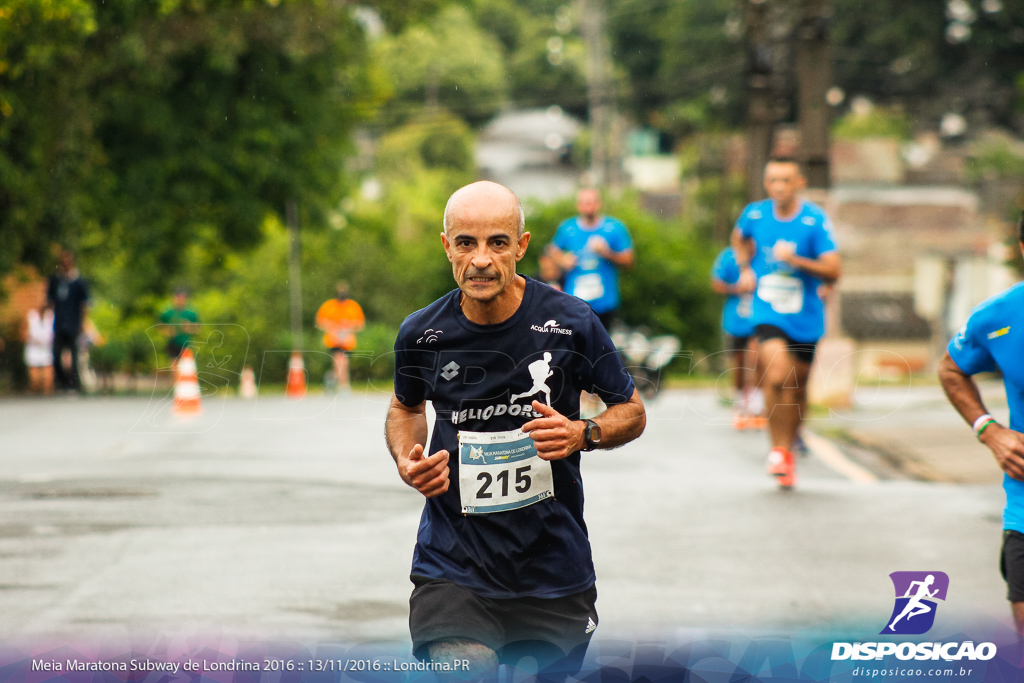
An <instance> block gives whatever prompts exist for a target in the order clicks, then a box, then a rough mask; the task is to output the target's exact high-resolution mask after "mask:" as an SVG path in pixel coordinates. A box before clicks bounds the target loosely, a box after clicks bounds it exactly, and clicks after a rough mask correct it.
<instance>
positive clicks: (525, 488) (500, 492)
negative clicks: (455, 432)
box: [459, 429, 555, 515]
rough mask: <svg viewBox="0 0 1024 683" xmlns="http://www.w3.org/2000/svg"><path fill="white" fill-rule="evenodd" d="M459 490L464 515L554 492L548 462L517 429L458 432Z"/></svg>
mask: <svg viewBox="0 0 1024 683" xmlns="http://www.w3.org/2000/svg"><path fill="white" fill-rule="evenodd" d="M459 493H460V499H461V502H462V513H463V514H466V515H482V514H488V513H491V512H503V511H506V510H516V509H518V508H522V507H526V506H527V505H533V504H534V503H537V502H539V501H542V500H545V499H547V498H551V497H552V496H554V495H555V491H554V484H553V482H552V478H551V463H550V462H548V461H547V460H543V459H541V458H540V456H538V455H537V449H536V447H535V446H534V444H533V439H531V438H530V437H529V436H528V435H526V434H525V433H523V431H522V430H520V429H515V430H512V431H509V432H459Z"/></svg>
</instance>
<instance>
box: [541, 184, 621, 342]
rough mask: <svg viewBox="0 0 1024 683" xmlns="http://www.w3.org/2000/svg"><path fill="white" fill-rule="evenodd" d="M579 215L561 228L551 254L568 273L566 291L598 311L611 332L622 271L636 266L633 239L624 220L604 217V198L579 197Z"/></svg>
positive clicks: (592, 193)
mask: <svg viewBox="0 0 1024 683" xmlns="http://www.w3.org/2000/svg"><path fill="white" fill-rule="evenodd" d="M576 210H577V211H579V215H578V216H576V217H574V218H570V219H569V220H567V221H564V222H563V223H562V224H561V225H559V226H558V230H557V231H556V232H555V237H554V239H553V240H552V242H551V244H550V245H549V246H548V252H549V253H550V254H551V256H552V257H553V258H554V259H555V262H556V263H558V264H559V266H561V268H562V269H563V270H564V271H565V291H566V292H568V293H569V294H572V295H573V296H577V297H579V298H581V299H583V300H584V301H586V302H587V303H588V304H590V307H591V308H593V309H594V312H595V313H597V317H598V318H600V319H601V324H603V325H604V327H605V329H608V328H609V327H610V326H611V324H612V322H613V321H614V319H615V312H616V311H618V309H619V304H620V298H619V272H618V269H619V268H632V267H633V240H632V239H631V238H630V236H629V231H628V230H626V226H625V225H623V224H622V222H621V221H619V220H617V219H615V218H610V217H608V216H603V215H601V214H600V211H601V195H600V193H599V192H598V191H597V190H596V189H594V188H585V189H583V190H580V191H579V194H577V195H576Z"/></svg>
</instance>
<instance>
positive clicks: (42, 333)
mask: <svg viewBox="0 0 1024 683" xmlns="http://www.w3.org/2000/svg"><path fill="white" fill-rule="evenodd" d="M25 365H26V366H28V386H29V391H31V392H32V393H35V394H50V393H52V392H53V310H52V309H50V308H47V307H46V306H40V307H39V308H38V309H36V308H33V309H32V310H30V311H29V312H28V326H27V327H26V329H25Z"/></svg>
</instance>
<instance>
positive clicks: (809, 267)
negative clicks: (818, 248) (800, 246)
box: [775, 248, 843, 282]
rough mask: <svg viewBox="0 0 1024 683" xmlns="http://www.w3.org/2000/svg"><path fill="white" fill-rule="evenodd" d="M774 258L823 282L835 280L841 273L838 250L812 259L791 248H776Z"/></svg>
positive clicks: (841, 267)
mask: <svg viewBox="0 0 1024 683" xmlns="http://www.w3.org/2000/svg"><path fill="white" fill-rule="evenodd" d="M775 258H777V259H778V260H780V261H785V262H786V263H788V264H789V265H791V266H793V267H794V268H798V269H800V270H802V271H804V272H805V273H808V274H810V275H813V276H814V277H817V278H821V279H822V280H824V281H825V282H835V281H836V280H838V279H839V277H840V276H841V275H842V274H843V264H842V259H840V258H839V252H837V251H830V252H828V253H827V254H822V255H821V256H819V257H818V258H816V259H813V258H806V257H803V256H798V255H797V254H796V253H795V252H793V251H792V248H790V249H789V250H780V249H778V248H776V250H775Z"/></svg>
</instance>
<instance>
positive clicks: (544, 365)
mask: <svg viewBox="0 0 1024 683" xmlns="http://www.w3.org/2000/svg"><path fill="white" fill-rule="evenodd" d="M527 370H529V371H530V377H532V378H533V387H532V388H531V389H530V390H529V391H527V392H526V393H525V394H513V395H512V398H510V399H509V401H508V402H509V403H515V402H516V401H517V400H518V399H520V398H526V397H527V396H533V395H534V394H536V393H537V392H538V391H543V392H544V402H545V403H547V404H548V406H550V405H551V388H550V387H549V386H548V385H547V381H548V378H549V377H551V375H553V374H555V373H554V371H552V370H551V352H550V351H545V352H544V358H542V359H541V360H535V361H533V362H532V363H530V364H529V365H528V366H527Z"/></svg>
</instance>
